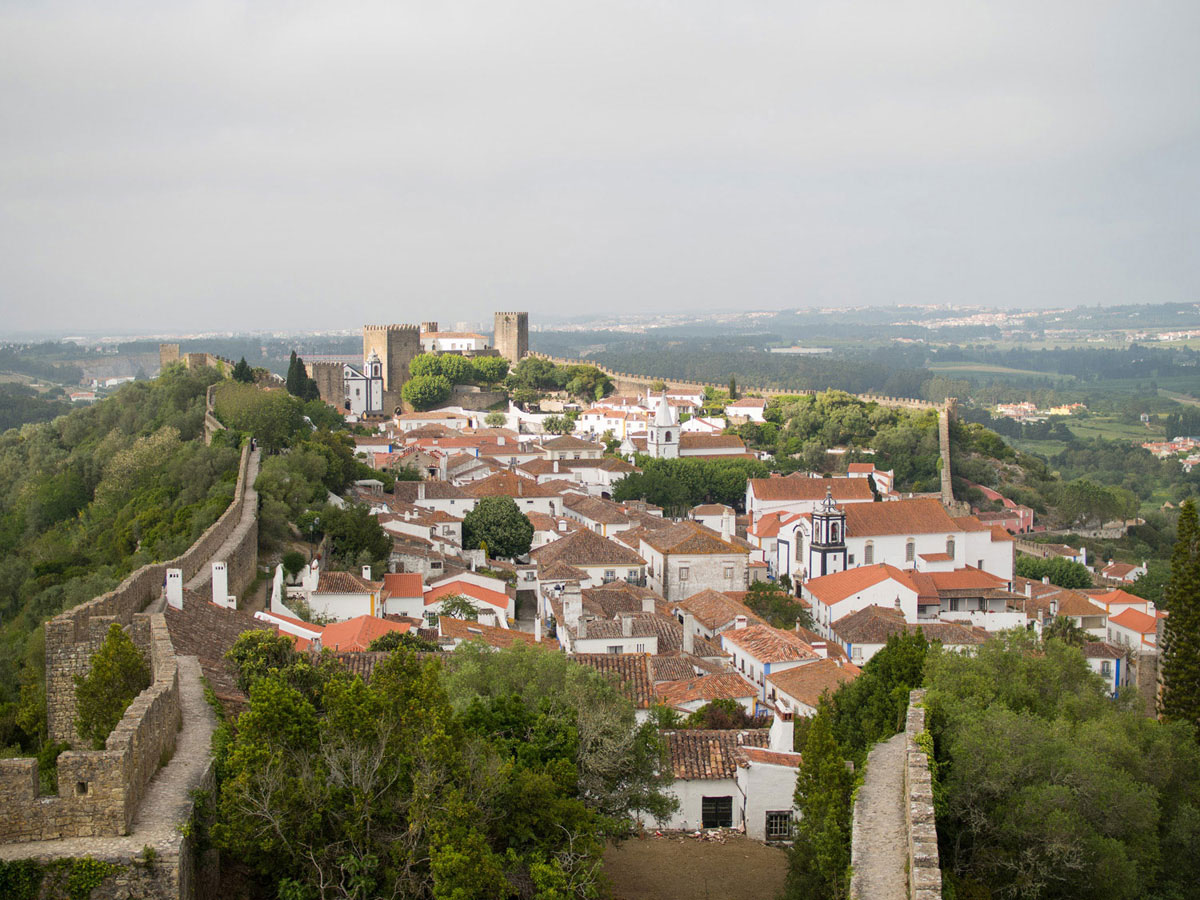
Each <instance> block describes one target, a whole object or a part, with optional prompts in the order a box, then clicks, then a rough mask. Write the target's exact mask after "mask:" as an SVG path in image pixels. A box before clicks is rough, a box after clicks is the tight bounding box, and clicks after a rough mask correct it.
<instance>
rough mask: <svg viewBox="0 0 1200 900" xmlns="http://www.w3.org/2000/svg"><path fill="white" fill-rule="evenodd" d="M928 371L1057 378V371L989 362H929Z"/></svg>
mask: <svg viewBox="0 0 1200 900" xmlns="http://www.w3.org/2000/svg"><path fill="white" fill-rule="evenodd" d="M929 371H931V372H935V373H942V372H953V373H955V374H959V375H1033V376H1036V377H1038V378H1059V377H1062V376H1060V375H1059V374H1058V373H1057V372H1038V371H1036V370H1034V369H1013V368H1010V367H1008V366H995V365H991V364H990V363H970V362H947V363H937V362H935V363H930V364H929Z"/></svg>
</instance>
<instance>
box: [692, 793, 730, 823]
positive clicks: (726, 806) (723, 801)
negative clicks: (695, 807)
mask: <svg viewBox="0 0 1200 900" xmlns="http://www.w3.org/2000/svg"><path fill="white" fill-rule="evenodd" d="M700 824H701V826H702V827H704V828H732V827H733V798H732V797H702V798H700Z"/></svg>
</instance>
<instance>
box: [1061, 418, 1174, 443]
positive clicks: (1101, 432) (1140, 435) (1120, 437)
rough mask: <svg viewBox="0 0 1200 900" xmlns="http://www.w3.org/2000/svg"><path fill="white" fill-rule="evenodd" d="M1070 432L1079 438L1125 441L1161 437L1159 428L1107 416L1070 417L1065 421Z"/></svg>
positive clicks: (1148, 439) (1150, 439)
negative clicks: (1133, 423)
mask: <svg viewBox="0 0 1200 900" xmlns="http://www.w3.org/2000/svg"><path fill="white" fill-rule="evenodd" d="M1067 427H1068V428H1069V429H1071V433H1072V434H1073V435H1075V436H1076V437H1079V438H1084V439H1091V438H1096V437H1099V438H1104V440H1106V441H1122V442H1127V443H1139V444H1140V443H1142V442H1143V441H1154V440H1159V439H1161V438H1162V437H1163V431H1162V429H1161V428H1147V427H1146V426H1145V425H1142V424H1141V423H1139V424H1137V425H1131V424H1129V423H1128V422H1117V421H1115V420H1113V419H1108V418H1099V417H1097V418H1092V419H1071V420H1070V421H1068V422H1067Z"/></svg>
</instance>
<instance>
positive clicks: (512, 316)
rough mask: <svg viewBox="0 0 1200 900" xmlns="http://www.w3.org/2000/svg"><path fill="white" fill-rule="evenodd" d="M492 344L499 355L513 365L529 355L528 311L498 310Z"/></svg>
mask: <svg viewBox="0 0 1200 900" xmlns="http://www.w3.org/2000/svg"><path fill="white" fill-rule="evenodd" d="M495 332H496V333H495V337H494V338H493V339H492V343H493V345H494V346H495V347H496V349H497V350H498V351H499V352H500V355H501V356H503V357H504V358H505V359H507V360H508V363H509V365H512V366H515V365H516V364H517V363H519V362H520V361H521V360H523V359H524V358H525V357H526V356H528V355H529V313H527V312H498V313H496V319H495Z"/></svg>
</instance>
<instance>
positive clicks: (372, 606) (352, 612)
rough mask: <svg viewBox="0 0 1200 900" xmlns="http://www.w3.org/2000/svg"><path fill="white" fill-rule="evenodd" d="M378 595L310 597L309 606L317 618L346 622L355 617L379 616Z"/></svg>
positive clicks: (317, 595) (316, 594) (319, 594)
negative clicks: (323, 617)
mask: <svg viewBox="0 0 1200 900" xmlns="http://www.w3.org/2000/svg"><path fill="white" fill-rule="evenodd" d="M378 605H379V604H378V595H377V594H325V593H316V592H314V593H311V594H309V595H308V606H309V609H311V610H312V611H313V615H315V616H325V617H327V618H330V619H333V620H334V621H335V622H344V621H345V620H346V619H353V618H354V617H355V616H374V615H378V614H379V609H378Z"/></svg>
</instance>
